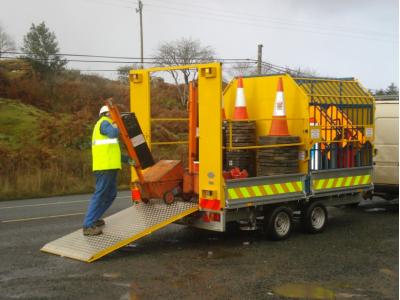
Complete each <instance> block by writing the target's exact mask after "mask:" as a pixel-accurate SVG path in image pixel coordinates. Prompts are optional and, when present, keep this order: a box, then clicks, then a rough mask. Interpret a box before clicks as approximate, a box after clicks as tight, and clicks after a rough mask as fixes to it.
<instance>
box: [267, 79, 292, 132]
mask: <svg viewBox="0 0 400 300" xmlns="http://www.w3.org/2000/svg"><path fill="white" fill-rule="evenodd" d="M269 135H274V136H288V135H289V129H288V125H287V119H286V109H285V97H284V94H283V82H282V77H279V79H278V86H277V89H276V97H275V104H274V112H273V114H272V122H271V129H270V131H269Z"/></svg>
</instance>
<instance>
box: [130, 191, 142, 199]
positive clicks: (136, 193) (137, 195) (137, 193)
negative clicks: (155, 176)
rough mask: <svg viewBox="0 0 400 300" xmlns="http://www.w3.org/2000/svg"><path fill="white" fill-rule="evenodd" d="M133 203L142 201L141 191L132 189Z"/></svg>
mask: <svg viewBox="0 0 400 300" xmlns="http://www.w3.org/2000/svg"><path fill="white" fill-rule="evenodd" d="M131 192H132V201H139V200H140V198H141V197H140V190H139V189H137V188H136V189H132V190H131Z"/></svg>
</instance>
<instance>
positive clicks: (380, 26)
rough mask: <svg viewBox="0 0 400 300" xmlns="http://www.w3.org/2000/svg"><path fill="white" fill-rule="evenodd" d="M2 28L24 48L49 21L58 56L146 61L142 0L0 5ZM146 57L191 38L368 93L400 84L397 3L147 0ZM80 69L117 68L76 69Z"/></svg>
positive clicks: (32, 0) (4, 1)
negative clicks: (354, 84)
mask: <svg viewBox="0 0 400 300" xmlns="http://www.w3.org/2000/svg"><path fill="white" fill-rule="evenodd" d="M0 4H1V5H0V24H1V25H2V27H3V28H4V29H5V31H6V32H7V33H8V34H10V35H11V36H12V37H13V38H14V39H15V41H16V42H17V44H18V46H20V45H21V44H22V39H23V36H24V34H26V32H27V31H28V30H29V27H30V25H31V23H35V24H36V23H39V22H41V21H45V23H46V25H47V26H48V27H49V28H50V29H51V30H52V31H54V32H55V34H56V36H57V39H58V42H59V46H60V49H61V50H60V52H62V53H78V54H93V55H107V56H130V57H132V56H133V57H139V56H140V38H139V16H138V14H137V13H136V11H135V8H136V7H137V0H68V1H67V0H63V1H61V0H0ZM143 5H144V8H143V22H144V56H145V57H150V56H152V55H153V54H154V52H155V49H156V48H157V46H158V45H159V44H160V42H163V41H171V40H176V39H179V38H181V37H191V38H193V39H198V40H200V41H201V43H202V45H208V46H211V47H212V48H214V50H215V52H216V53H217V56H218V57H221V58H251V59H256V57H257V44H263V45H264V48H263V60H265V61H267V62H270V63H273V64H276V65H280V66H288V67H292V68H297V67H303V68H307V69H312V70H314V71H316V72H317V73H318V74H320V75H324V76H332V77H356V78H358V79H359V80H360V81H361V83H362V84H363V85H364V86H366V87H367V88H371V89H378V88H385V87H387V86H388V85H389V84H390V83H391V82H395V83H396V85H398V81H399V33H398V31H399V4H398V0H334V1H332V0H279V1H278V0H252V1H250V0H249V1H243V0H240V1H239V0H214V1H212V0H164V1H163V0H143ZM73 66H75V67H79V68H81V69H91V70H94V69H115V68H116V66H115V65H109V64H108V65H105V64H95V63H90V64H79V65H78V64H75V65H73Z"/></svg>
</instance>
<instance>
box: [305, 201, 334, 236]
mask: <svg viewBox="0 0 400 300" xmlns="http://www.w3.org/2000/svg"><path fill="white" fill-rule="evenodd" d="M327 222H328V211H327V210H326V207H325V205H323V204H322V203H320V202H314V203H311V204H310V205H308V206H307V207H305V209H304V210H303V225H304V230H305V231H306V232H308V233H320V232H322V231H324V229H325V226H326V223H327Z"/></svg>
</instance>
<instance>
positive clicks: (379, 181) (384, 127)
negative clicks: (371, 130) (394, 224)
mask: <svg viewBox="0 0 400 300" xmlns="http://www.w3.org/2000/svg"><path fill="white" fill-rule="evenodd" d="M375 98H376V103H375V104H376V110H375V131H376V133H375V156H374V181H373V182H374V194H375V195H377V196H380V197H382V198H384V199H386V200H389V201H397V203H398V198H399V97H398V96H380V97H375Z"/></svg>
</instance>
